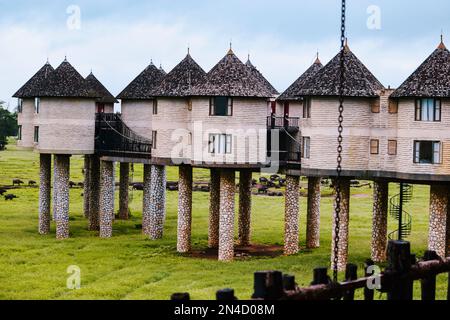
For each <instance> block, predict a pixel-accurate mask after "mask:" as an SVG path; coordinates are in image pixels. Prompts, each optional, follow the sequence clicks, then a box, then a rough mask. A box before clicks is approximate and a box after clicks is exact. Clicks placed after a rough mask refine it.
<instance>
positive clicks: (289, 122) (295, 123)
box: [267, 116, 300, 129]
mask: <svg viewBox="0 0 450 320" xmlns="http://www.w3.org/2000/svg"><path fill="white" fill-rule="evenodd" d="M267 127H268V128H270V129H282V128H294V129H299V128H300V118H294V117H276V116H269V117H267Z"/></svg>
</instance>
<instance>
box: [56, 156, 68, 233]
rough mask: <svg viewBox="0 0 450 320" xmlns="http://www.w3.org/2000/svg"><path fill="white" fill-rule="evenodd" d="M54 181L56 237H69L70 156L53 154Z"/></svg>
mask: <svg viewBox="0 0 450 320" xmlns="http://www.w3.org/2000/svg"><path fill="white" fill-rule="evenodd" d="M55 167H56V168H55V175H56V176H55V180H56V181H57V182H56V193H55V195H56V201H54V204H55V208H56V216H55V221H56V238H57V239H67V238H69V180H70V156H68V155H55Z"/></svg>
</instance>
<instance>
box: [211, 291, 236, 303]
mask: <svg viewBox="0 0 450 320" xmlns="http://www.w3.org/2000/svg"><path fill="white" fill-rule="evenodd" d="M216 300H217V301H234V300H237V298H236V297H235V296H234V290H233V289H223V290H219V291H217V293H216Z"/></svg>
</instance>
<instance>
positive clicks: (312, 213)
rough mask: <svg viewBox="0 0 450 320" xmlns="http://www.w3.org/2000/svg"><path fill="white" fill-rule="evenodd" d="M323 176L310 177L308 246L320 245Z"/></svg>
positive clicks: (316, 246)
mask: <svg viewBox="0 0 450 320" xmlns="http://www.w3.org/2000/svg"><path fill="white" fill-rule="evenodd" d="M321 182H322V178H316V177H309V178H308V211H307V218H306V220H307V221H306V247H307V248H308V249H315V248H319V247H320V200H321V194H320V184H321Z"/></svg>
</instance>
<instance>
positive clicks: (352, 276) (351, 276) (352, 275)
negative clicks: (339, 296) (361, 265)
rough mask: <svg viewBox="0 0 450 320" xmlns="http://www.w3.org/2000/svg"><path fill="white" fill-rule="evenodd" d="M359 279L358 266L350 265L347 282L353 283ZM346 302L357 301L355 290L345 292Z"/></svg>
mask: <svg viewBox="0 0 450 320" xmlns="http://www.w3.org/2000/svg"><path fill="white" fill-rule="evenodd" d="M356 279H358V266H357V265H356V264H352V263H349V264H347V268H346V269H345V281H353V280H356ZM344 300H345V301H353V300H355V290H348V291H346V292H344Z"/></svg>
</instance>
